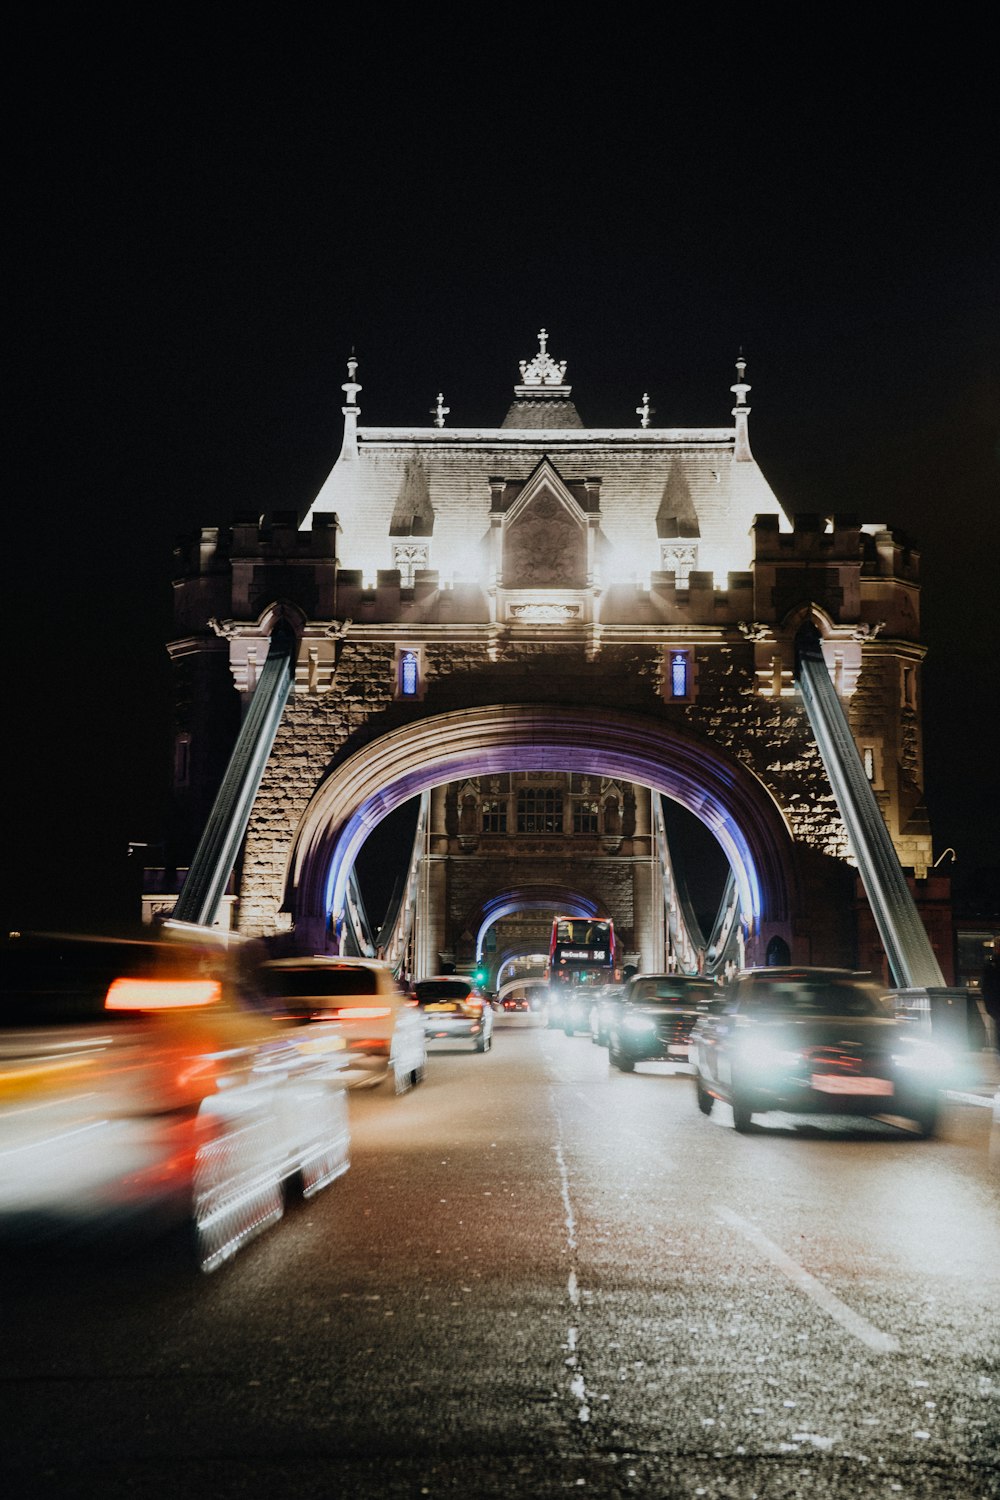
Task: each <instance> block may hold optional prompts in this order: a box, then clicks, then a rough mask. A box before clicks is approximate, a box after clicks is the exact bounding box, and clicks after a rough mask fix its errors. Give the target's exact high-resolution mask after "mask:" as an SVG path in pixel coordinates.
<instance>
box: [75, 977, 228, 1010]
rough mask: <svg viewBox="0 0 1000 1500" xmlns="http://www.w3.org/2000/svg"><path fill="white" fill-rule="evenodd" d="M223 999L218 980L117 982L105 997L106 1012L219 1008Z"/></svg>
mask: <svg viewBox="0 0 1000 1500" xmlns="http://www.w3.org/2000/svg"><path fill="white" fill-rule="evenodd" d="M221 996H222V985H221V984H220V983H219V981H218V980H217V979H116V980H115V981H114V983H113V984H112V985H111V987H110V989H109V990H108V993H107V994H106V995H105V997H104V1009H105V1010H142V1011H150V1010H188V1009H191V1008H192V1007H195V1006H202V1005H215V1004H216V1002H217V1001H218V1000H219V999H220V998H221Z"/></svg>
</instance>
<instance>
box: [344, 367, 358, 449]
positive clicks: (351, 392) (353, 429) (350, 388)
mask: <svg viewBox="0 0 1000 1500" xmlns="http://www.w3.org/2000/svg"><path fill="white" fill-rule="evenodd" d="M357 368H358V362H357V360H356V359H355V357H354V350H353V349H352V350H351V357H350V359H349V360H348V361H347V379H346V380H345V381H344V384H343V385H342V386H341V387H340V389H341V390H342V391H343V392H344V394H345V396H346V397H347V401H346V403H345V405H344V406H342V407H341V408H340V409H341V411H342V412H343V413H344V446H343V447H342V449H341V450H340V453H341V457H342V458H356V457H357V455H358V418H359V417H360V415H361V407H360V406H359V405H358V392H359V391H360V389H361V387H360V385H359V384H358V382H357V381H356V380H355V378H354V376H355V372H356V371H357Z"/></svg>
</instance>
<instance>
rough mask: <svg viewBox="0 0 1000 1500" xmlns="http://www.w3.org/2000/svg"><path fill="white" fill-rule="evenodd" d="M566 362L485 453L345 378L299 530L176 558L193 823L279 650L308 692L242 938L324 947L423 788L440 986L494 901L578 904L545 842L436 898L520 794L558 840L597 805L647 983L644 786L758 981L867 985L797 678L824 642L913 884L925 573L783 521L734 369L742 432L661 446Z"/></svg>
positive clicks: (846, 539)
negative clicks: (702, 828)
mask: <svg viewBox="0 0 1000 1500" xmlns="http://www.w3.org/2000/svg"><path fill="white" fill-rule="evenodd" d="M547 343H548V338H547V335H546V334H545V332H544V331H543V332H542V334H541V335H540V336H539V349H538V352H537V353H536V354H535V355H534V356H533V357H532V358H531V359H529V360H525V361H524V362H522V364H521V370H520V376H521V378H520V381H519V382H518V383H517V384H516V385H515V387H514V394H513V400H512V401H511V403H510V405H509V408H508V410H507V413H506V416H505V417H504V418H503V420H502V421H501V422H500V424H499V425H498V426H497V427H491V428H485V427H462V426H454V427H449V426H448V425H446V424H447V421H448V420H449V419H450V417H451V411H450V409H449V407H447V406H446V405H445V403H444V397H443V396H439V397H438V399H437V402H436V405H435V406H434V408H433V411H432V414H431V421H430V422H429V423H427V424H426V425H412V426H403V427H380V426H367V425H363V424H362V422H361V415H362V412H361V406H360V404H359V401H358V397H359V395H360V393H361V386H360V384H359V382H358V380H357V378H356V377H357V362H356V361H355V360H353V359H352V360H351V361H350V362H349V366H348V380H347V382H346V383H345V385H344V392H345V398H346V399H345V401H344V404H343V408H342V410H343V414H344V435H343V445H342V449H341V452H340V456H339V457H338V459H337V461H336V463H335V464H334V466H333V470H332V472H331V474H330V477H329V479H328V480H327V481H326V483H325V484H324V485H323V487H322V489H321V490H320V493H319V495H318V496H317V497H316V499H315V501H314V503H313V504H312V505H311V506H309V507H308V508H307V509H306V510H305V512H304V514H303V513H302V512H300V511H288V512H278V513H275V514H273V515H271V516H269V517H266V518H261V517H259V516H252V517H248V518H244V519H240V520H237V522H236V523H235V524H234V525H233V527H232V528H231V530H228V531H222V530H217V529H208V530H206V531H204V532H202V534H201V536H200V537H195V538H192V539H191V540H190V541H189V542H187V543H185V544H184V545H183V546H182V547H181V548H180V550H179V552H178V564H179V566H178V577H177V580H176V584H175V596H176V600H177V631H176V636H177V638H176V640H175V641H174V642H173V643H172V645H171V648H170V649H171V655H172V658H173V661H174V664H175V668H176V672H177V680H178V695H177V697H178V717H177V736H178V754H177V765H178V774H179V785H178V795H179V800H180V803H181V805H182V807H181V810H182V811H184V810H185V809H186V813H185V815H186V817H187V819H188V826H193V824H195V823H197V822H198V819H199V818H203V817H205V816H206V815H207V813H208V809H209V807H210V806H211V801H212V796H213V794H214V792H215V789H216V785H217V781H218V769H217V768H218V760H217V758H215V759H213V756H215V757H217V745H216V743H215V742H214V740H213V735H214V736H216V738H217V736H218V734H220V733H226V732H228V733H231V729H227V726H228V725H229V724H230V722H231V721H230V720H229V719H227V717H226V716H227V714H228V713H229V712H230V709H229V701H230V700H231V699H232V696H233V693H234V691H235V694H236V695H238V696H239V697H240V698H241V699H242V701H243V704H244V708H245V706H246V705H247V704H248V703H249V702H250V701H251V696H252V695H253V693H254V689H255V686H256V684H257V683H258V681H261V682H263V681H264V677H265V674H266V671H267V662H268V658H269V653H271V659H272V661H276V660H277V658H276V656H275V655H274V653H275V652H276V651H278V650H279V647H278V646H276V645H275V643H276V642H277V641H278V640H279V637H280V652H281V653H284V656H285V658H286V659H288V660H290V661H291V668H292V675H291V690H290V693H289V696H288V699H287V705H286V706H285V707H284V711H283V714H281V717H280V724H278V727H277V731H276V735H275V738H274V741H273V749H272V750H271V752H270V756H269V758H268V759H267V763H266V765H264V766H263V768H262V772H261V779H260V784H259V789H258V790H257V792H256V797H255V800H254V801H253V805H252V812H250V813H249V822H248V826H247V827H246V835H245V839H243V841H242V844H241V846H240V848H239V850H238V851H237V853H236V855H235V860H236V867H237V870H236V893H237V900H236V911H237V916H236V921H237V923H238V925H239V927H240V928H241V930H243V931H244V932H247V933H254V934H262V935H265V936H273V935H275V934H278V933H283V934H285V937H286V941H287V942H288V943H289V945H290V946H293V947H296V948H301V949H304V950H306V951H309V950H314V949H322V948H324V947H327V946H329V945H330V943H331V942H332V941H333V939H332V937H331V932H332V924H333V922H334V921H335V919H336V916H337V914H338V912H339V911H340V910H342V908H343V902H344V896H345V890H346V886H347V881H348V875H349V871H350V869H351V866H352V864H353V860H354V857H355V855H356V853H357V851H358V849H359V848H360V847H361V845H362V843H363V842H364V840H365V838H366V837H367V835H368V833H369V832H370V831H371V829H372V828H374V826H375V825H376V824H377V823H378V822H379V821H380V820H381V819H382V818H383V817H384V816H385V815H386V814H387V813H388V812H389V811H391V810H392V809H393V808H394V807H396V806H398V805H399V804H400V803H402V802H403V801H406V800H409V799H410V798H412V797H414V796H415V795H417V794H418V793H420V792H423V791H425V790H428V789H435V790H434V791H433V798H432V800H433V808H434V813H433V817H432V819H431V829H430V836H429V842H428V843H427V844H426V845H425V854H426V858H425V860H424V864H423V866H422V867H421V869H420V870H419V871H418V872H417V873H418V875H419V879H418V880H416V881H415V885H414V889H415V890H416V891H417V895H416V897H415V901H416V907H417V919H418V926H419V928H420V931H419V932H418V934H417V936H416V939H415V941H416V946H417V950H418V953H419V966H420V967H421V968H422V969H423V970H424V971H425V972H426V970H427V969H428V968H436V967H437V964H438V961H439V959H440V956H441V955H442V954H444V953H447V952H451V951H456V950H457V947H458V946H459V944H460V942H461V941H468V940H467V938H464V937H463V935H464V934H466V933H470V932H471V933H472V934H473V936H476V934H475V932H474V930H473V929H474V927H475V924H476V922H477V921H479V920H482V916H481V915H480V914H486V915H488V913H489V912H490V910H494V909H496V908H495V907H492V908H491V906H490V903H491V902H494V903H495V902H499V903H500V905H501V906H502V905H503V904H504V902H505V901H506V900H507V895H508V893H511V892H516V891H517V889H518V888H520V887H529V886H535V887H539V886H546V887H551V888H554V889H555V890H556V891H557V892H559V893H562V894H572V893H573V891H574V880H573V872H572V870H570V871H568V872H567V871H563V872H561V873H560V872H558V871H554V870H546V869H544V868H543V865H542V863H541V860H542V853H543V851H540V850H538V849H536V848H534V847H532V848H531V850H530V853H529V852H528V849H527V845H525V846H524V849H525V852H524V854H523V856H522V857H521V858H520V859H519V860H518V861H517V868H514V864H513V863H512V862H511V860H507V863H503V861H501V860H499V859H498V860H497V862H496V869H495V878H494V881H493V889H492V891H489V890H487V889H484V888H480V887H477V889H476V890H473V889H472V888H471V885H470V886H469V887H468V888H467V890H466V892H465V897H464V901H463V900H462V899H456V900H455V901H454V902H452V901H451V899H450V898H448V899H444V895H443V889H442V880H443V877H442V874H441V871H440V869H439V868H438V867H439V866H440V864H441V861H442V860H447V859H452V860H454V861H455V865H454V869H455V870H458V868H459V866H460V864H461V861H462V859H463V858H469V859H471V858H472V856H473V853H474V851H473V849H472V847H471V845H472V844H475V853H476V856H477V858H481V857H482V856H483V854H484V852H485V850H486V846H487V844H488V842H489V840H490V838H491V835H492V834H494V833H498V832H499V830H498V829H493V828H491V827H490V825H489V823H488V821H484V818H486V819H488V818H489V817H492V816H493V813H492V811H491V808H492V807H493V806H496V807H497V808H499V805H500V803H501V802H503V803H504V805H505V807H506V809H507V816H508V818H513V819H514V820H515V824H516V819H517V817H518V816H519V814H518V807H519V806H521V807H522V808H523V809H527V807H528V802H527V801H524V800H523V799H522V798H521V794H522V792H525V793H526V792H528V791H531V792H532V793H533V795H534V797H535V799H536V802H535V805H536V806H537V805H539V804H538V802H537V799H538V797H539V796H541V797H542V798H543V801H544V793H545V791H546V788H547V787H548V788H549V789H550V790H551V789H553V788H554V787H555V786H556V784H557V783H558V784H559V785H560V786H561V787H562V792H563V807H564V813H563V816H564V817H565V816H567V815H568V814H567V811H566V810H567V809H569V810H570V811H572V808H573V807H575V806H576V805H577V803H579V802H581V801H584V800H586V799H587V798H589V799H590V800H591V801H593V800H595V799H596V800H597V802H598V805H599V807H600V809H601V810H600V812H599V816H598V827H597V830H596V833H589V834H588V835H587V837H592V839H593V840H594V843H593V848H592V854H593V859H594V861H595V862H596V861H597V859H598V858H599V857H602V856H604V857H607V858H608V859H612V858H618V859H621V860H627V861H629V862H630V873H629V876H628V879H629V881H630V883H631V898H630V899H631V901H632V903H633V919H632V937H631V946H632V948H633V949H634V950H635V951H636V952H638V953H639V954H640V956H641V959H642V961H643V962H644V963H646V962H648V961H650V960H653V961H656V960H659V961H662V956H663V953H664V942H663V934H662V932H661V931H660V930H659V929H658V928H657V922H658V921H659V920H660V919H659V918H657V917H654V916H653V915H651V913H652V911H653V908H654V907H655V906H656V903H657V892H656V890H655V889H654V888H653V887H654V886H655V880H656V877H655V873H654V866H655V861H652V862H651V860H652V854H653V851H652V848H651V844H650V838H649V833H650V829H649V819H648V813H647V812H645V811H644V808H648V806H649V799H647V798H646V797H645V794H644V793H643V794H642V795H641V796H639V797H636V796H635V795H634V792H633V791H632V790H631V789H633V788H640V789H652V792H653V793H654V801H655V794H665V795H666V796H668V797H670V798H673V799H674V800H675V801H677V802H679V803H680V804H682V805H683V806H684V807H686V808H687V809H688V810H689V811H690V812H692V813H693V814H694V815H695V816H696V817H697V818H699V819H700V820H701V821H702V823H704V824H705V825H706V827H707V828H708V829H709V830H710V831H711V833H712V834H713V835H714V837H715V838H716V840H717V841H718V843H719V845H720V846H721V848H722V850H723V852H724V853H725V856H726V858H727V859H728V861H729V864H730V866H731V869H732V872H733V876H734V879H735V883H736V889H737V891H738V895H739V902H740V909H741V921H742V936H743V951H744V954H745V957H746V959H747V960H748V961H750V962H763V961H765V959H766V958H767V957H770V958H771V959H772V960H774V959H775V958H777V957H790V958H791V959H793V960H794V961H797V962H814V963H816V962H826V963H840V962H844V963H853V962H855V961H856V960H857V956H858V955H857V943H856V930H855V921H854V891H855V868H854V860H853V855H852V850H851V847H850V843H849V837H848V832H847V826H846V824H845V820H844V816H843V815H842V811H841V807H840V805H839V804H838V801H837V798H836V797H835V795H834V791H833V789H832V787H831V779H830V777H829V776H828V774H827V770H826V767H825V764H824V759H823V756H822V755H821V751H820V747H819V744H818V742H817V737H816V735H815V734H814V731H813V726H812V722H811V719H810V715H809V712H808V711H807V710H808V705H807V703H806V702H805V701H804V699H803V696H802V694H801V692H800V690H799V683H798V679H797V663H798V655H797V653H798V650H799V642H800V641H801V639H802V633H803V629H804V628H805V629H807V630H808V631H810V632H811V633H812V635H813V637H818V640H819V649H821V651H822V658H823V660H824V661H825V663H826V666H827V668H828V671H829V675H830V679H831V681H832V683H833V686H834V688H835V692H836V701H837V702H838V703H839V704H840V707H841V709H843V711H844V712H845V713H846V715H847V719H848V721H849V725H850V735H849V738H851V737H852V738H853V745H854V747H855V748H856V751H857V755H858V756H859V757H860V763H861V764H862V765H863V767H864V775H865V777H866V781H867V790H866V796H867V797H868V798H869V801H870V800H871V796H872V795H873V796H874V802H871V806H872V807H877V809H878V812H877V814H876V816H877V819H878V821H879V823H880V825H881V824H884V830H887V831H888V836H889V838H890V839H891V846H892V848H893V849H894V851H895V856H898V860H899V862H900V863H901V865H902V866H903V867H905V868H906V869H908V870H909V871H910V872H912V874H913V876H914V877H915V878H916V879H917V881H918V883H919V881H920V879H921V878H923V877H924V876H926V874H927V871H928V868H929V866H930V864H931V862H932V850H931V839H930V833H929V830H928V826H927V820H926V816H925V813H924V807H923V798H922V783H923V765H922V749H921V724H920V714H921V689H920V671H921V662H922V658H923V647H922V645H921V643H920V636H919V577H918V557H917V554H916V553H915V551H914V550H913V549H912V548H911V547H910V546H909V545H908V543H907V542H906V540H905V538H904V537H903V536H901V535H900V534H899V533H898V532H896V531H894V530H892V529H891V528H890V527H888V526H887V525H885V524H883V523H881V522H865V523H862V521H861V520H860V519H859V518H858V517H855V516H851V515H837V516H833V517H828V516H822V515H815V514H812V513H810V512H809V508H808V497H796V500H797V502H798V503H797V504H796V505H794V506H792V505H789V506H788V508H787V513H786V510H785V509H783V508H782V506H781V505H780V504H779V502H778V500H777V498H776V496H775V495H774V493H773V491H772V489H771V487H770V486H769V484H768V483H767V481H766V479H765V477H764V475H763V474H762V472H761V470H760V468H759V466H758V465H757V463H756V461H755V459H754V457H753V454H752V451H751V448H750V440H749V424H748V419H749V413H750V407H749V405H748V404H747V395H748V392H749V389H750V387H749V385H748V384H747V383H746V379H745V365H744V362H743V360H742V359H741V360H740V361H739V362H738V364H737V380H736V382H735V384H734V385H733V386H732V392H733V395H734V397H735V402H734V404H733V405H732V421H731V423H730V424H729V425H728V426H727V425H723V426H718V427H704V428H695V429H690V428H684V429H680V428H673V427H655V426H653V425H651V421H650V417H651V409H650V406H649V401H648V398H647V397H644V398H643V400H642V402H641V403H640V405H639V406H638V407H637V409H636V414H637V419H638V420H637V424H636V425H635V426H632V427H627V428H607V427H603V428H602V427H588V426H586V425H585V424H584V422H583V420H582V418H581V416H580V414H579V412H578V410H577V407H576V404H575V402H574V400H573V396H572V391H571V388H570V386H569V384H567V382H566V366H565V363H564V362H556V361H555V360H554V359H553V358H552V356H551V355H550V354H549V352H548V347H547ZM452 399H453V400H454V398H452ZM455 404H456V405H457V403H455ZM803 501H804V503H803ZM793 511H797V512H799V513H798V514H795V515H793V514H792V512H793ZM289 641H291V647H289V644H288V643H289ZM289 650H290V652H291V655H290V656H289V655H288V652H289ZM226 663H228V674H226V673H225V664H226ZM225 676H228V683H226V682H225V681H224V678H225ZM275 680H277V679H276V678H275ZM278 712H279V713H280V708H279V710H278ZM838 712H839V710H838ZM220 726H221V727H220ZM853 753H854V752H853V751H852V754H853ZM528 773H531V774H530V776H529V775H528ZM529 783H530V784H529ZM585 785H586V786H587V788H588V790H587V791H586V792H584V790H583V788H584V786H585ZM608 789H612V790H613V791H614V797H615V798H618V799H619V801H620V804H621V805H620V818H621V823H620V825H619V828H620V832H619V833H612V831H611V827H610V826H609V824H608V823H607V821H606V817H607V816H608V815H609V814H608V813H607V794H608ZM630 798H631V802H630ZM519 799H521V800H520V801H519ZM602 799H604V803H603V805H602ZM574 816H575V814H574ZM629 818H631V819H632V822H631V824H629V822H628V820H629ZM463 820H465V821H463ZM473 821H475V824H476V826H473ZM884 830H883V833H884ZM241 831H242V830H241ZM508 832H509V825H508ZM515 832H516V828H515ZM524 837H528V834H527V829H525V833H524ZM619 837H620V838H621V840H622V841H623V842H622V844H620V845H619V846H618V848H617V849H610V848H609V847H605V845H610V843H611V841H612V839H616V838H619ZM435 839H437V840H438V843H437V845H435ZM463 840H465V841H466V845H465V846H463ZM602 841H604V842H603V843H602ZM624 841H628V847H627V849H626V847H625V842H624ZM505 858H506V856H505ZM511 859H513V856H512V857H511ZM643 861H646V863H645V864H643ZM484 862H485V863H488V861H484ZM584 864H585V862H584V861H578V862H577V869H576V877H575V878H576V884H577V885H578V886H584V885H587V884H588V883H589V882H590V878H591V877H590V875H589V874H588V872H587V870H586V869H585V868H584ZM477 878H478V877H477ZM620 878H621V877H620V876H616V879H620ZM488 883H489V882H487V884H488ZM452 885H453V886H456V885H461V880H460V879H459V877H458V876H457V875H456V876H455V878H454V879H453V880H452ZM536 894H537V892H536ZM576 894H577V895H579V896H581V897H586V896H587V895H588V892H587V891H584V890H582V889H581V890H577V891H576ZM869 894H871V892H869ZM589 897H590V899H593V900H596V901H598V903H599V904H600V903H602V904H603V905H605V906H607V907H609V908H610V906H611V905H612V902H611V900H610V898H609V896H608V894H607V892H606V891H603V890H599V889H592V890H591V891H590V892H589ZM525 899H527V897H525ZM527 909H529V910H532V909H534V908H532V907H528V908H527ZM459 923H461V924H462V925H461V926H459V925H458V924H459ZM880 930H881V929H880Z"/></svg>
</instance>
